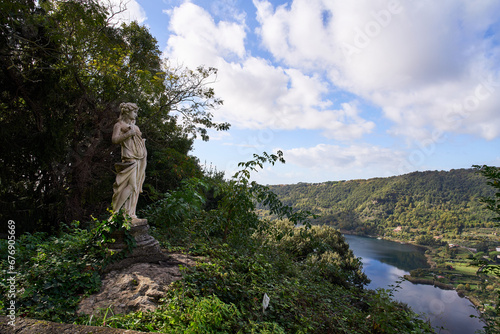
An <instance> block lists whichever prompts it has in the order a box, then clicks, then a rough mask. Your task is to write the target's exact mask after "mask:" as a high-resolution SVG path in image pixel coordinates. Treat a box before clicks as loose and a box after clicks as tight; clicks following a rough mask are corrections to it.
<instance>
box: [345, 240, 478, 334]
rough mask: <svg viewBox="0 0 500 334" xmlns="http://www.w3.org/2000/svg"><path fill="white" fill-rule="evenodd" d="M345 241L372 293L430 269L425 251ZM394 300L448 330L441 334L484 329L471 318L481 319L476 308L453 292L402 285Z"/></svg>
mask: <svg viewBox="0 0 500 334" xmlns="http://www.w3.org/2000/svg"><path fill="white" fill-rule="evenodd" d="M345 238H346V241H347V242H348V243H349V246H350V248H351V249H352V251H353V252H354V255H356V256H357V257H360V258H361V260H362V262H363V270H364V272H365V274H366V275H367V276H368V278H370V279H371V283H370V284H369V285H368V288H369V289H377V288H385V289H388V288H390V287H391V285H395V284H396V282H397V281H400V278H401V277H402V276H403V275H406V274H409V271H410V270H412V269H417V268H424V267H428V265H427V261H426V258H425V256H424V253H423V252H422V250H421V249H419V248H418V247H415V246H413V245H408V244H400V243H397V242H392V241H387V240H379V239H374V238H365V237H359V236H353V235H345ZM394 299H396V300H399V301H401V302H403V303H406V304H408V305H409V306H410V307H411V308H412V309H413V311H415V312H416V313H418V314H422V315H424V316H425V318H426V319H429V320H430V321H431V323H432V325H433V326H434V327H435V328H438V327H441V326H442V327H444V328H445V330H441V331H439V330H437V332H438V333H446V334H447V333H451V334H472V333H474V332H475V331H476V330H478V329H482V327H483V324H482V323H481V322H480V321H479V319H477V318H470V315H475V316H478V315H479V313H478V312H477V311H476V310H475V308H474V306H473V304H472V303H471V302H470V301H469V300H468V299H466V298H461V297H459V296H458V294H457V293H456V291H454V290H441V289H439V288H436V287H434V286H432V285H422V284H413V283H410V282H408V281H403V282H401V283H399V288H397V290H396V291H395V292H394Z"/></svg>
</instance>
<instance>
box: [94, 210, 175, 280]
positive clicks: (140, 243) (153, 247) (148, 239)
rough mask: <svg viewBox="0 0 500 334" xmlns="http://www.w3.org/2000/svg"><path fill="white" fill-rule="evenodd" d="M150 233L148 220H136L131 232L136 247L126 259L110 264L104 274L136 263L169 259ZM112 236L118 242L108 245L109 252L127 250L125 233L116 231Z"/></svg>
mask: <svg viewBox="0 0 500 334" xmlns="http://www.w3.org/2000/svg"><path fill="white" fill-rule="evenodd" d="M148 231H149V225H148V221H147V219H137V218H134V219H133V220H132V226H131V228H130V230H129V232H130V234H131V235H132V237H134V239H135V242H136V247H135V248H134V249H133V250H132V252H131V253H130V254H127V256H126V257H125V258H124V259H122V260H120V261H118V262H113V263H110V264H108V265H107V266H106V268H105V269H104V272H105V273H106V272H109V271H112V270H116V269H121V268H124V267H128V266H130V265H132V264H134V263H151V262H158V261H165V260H166V259H167V258H168V257H167V256H166V255H165V254H163V253H162V252H161V249H160V243H159V242H158V240H156V239H155V238H153V237H152V236H150V235H149V233H148ZM111 236H112V237H113V239H115V240H116V241H115V242H114V243H112V244H109V245H108V249H109V251H111V252H113V253H119V252H122V251H126V250H127V248H128V245H127V243H126V242H125V232H124V231H116V232H114V233H113V234H112V235H111Z"/></svg>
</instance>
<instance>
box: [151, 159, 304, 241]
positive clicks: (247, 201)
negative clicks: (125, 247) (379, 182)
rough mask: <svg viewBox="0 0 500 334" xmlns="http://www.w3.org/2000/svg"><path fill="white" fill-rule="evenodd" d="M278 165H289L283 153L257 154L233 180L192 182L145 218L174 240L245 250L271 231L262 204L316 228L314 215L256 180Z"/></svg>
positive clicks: (213, 179) (167, 197) (184, 185)
mask: <svg viewBox="0 0 500 334" xmlns="http://www.w3.org/2000/svg"><path fill="white" fill-rule="evenodd" d="M277 161H280V162H284V160H283V156H282V152H277V154H271V155H269V154H267V153H264V154H263V155H261V156H260V155H257V154H255V155H254V159H253V160H250V161H248V162H245V163H240V164H239V166H240V167H242V169H241V170H240V171H238V172H236V173H235V175H234V176H233V177H232V178H231V179H230V180H228V181H225V180H222V178H220V177H208V176H207V177H204V178H201V179H198V178H192V179H190V180H186V181H184V182H183V185H182V187H181V188H180V189H178V190H176V191H173V192H169V193H166V194H165V195H164V198H163V199H161V200H159V201H157V202H155V203H154V204H153V205H151V206H150V207H149V208H148V209H147V210H146V211H145V212H146V213H145V214H146V215H147V216H148V217H150V222H151V224H152V225H153V226H157V227H163V228H166V229H167V230H168V231H169V233H170V234H172V235H174V236H175V237H174V240H172V241H174V242H178V241H181V240H182V241H183V242H185V241H186V238H187V239H188V240H194V239H196V238H201V239H202V240H203V242H204V243H207V242H208V243H209V244H212V243H214V242H218V241H219V240H221V242H223V243H226V242H227V243H230V244H231V245H233V246H238V247H245V246H246V243H247V241H248V240H249V238H250V236H251V235H252V234H253V233H255V232H261V231H264V230H266V229H267V228H268V227H269V226H268V222H267V221H265V220H261V219H259V217H258V215H257V212H256V210H255V209H256V205H257V203H260V204H261V205H264V206H266V207H267V208H268V209H269V210H270V211H271V212H273V214H275V215H277V216H278V217H280V218H286V219H288V220H290V221H291V222H293V223H294V224H305V225H306V226H308V227H310V224H309V223H308V220H307V218H308V217H309V216H311V213H309V212H307V211H303V212H295V211H294V210H292V208H290V207H289V206H286V205H283V204H282V203H281V202H280V201H279V200H278V198H277V196H276V195H275V194H274V193H273V192H271V191H270V190H269V188H268V187H266V186H262V185H260V184H258V183H257V182H255V181H250V172H251V171H257V169H258V168H262V167H263V164H264V163H270V164H274V163H276V162H277ZM209 196H210V197H211V199H209V198H208V197H209ZM210 201H211V202H210ZM209 202H210V203H209Z"/></svg>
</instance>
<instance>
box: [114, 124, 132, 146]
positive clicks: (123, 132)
mask: <svg viewBox="0 0 500 334" xmlns="http://www.w3.org/2000/svg"><path fill="white" fill-rule="evenodd" d="M134 134H135V129H134V128H133V127H131V126H127V125H124V124H122V123H120V122H118V123H116V124H115V126H114V127H113V135H112V137H111V141H112V142H113V144H121V143H122V142H123V141H124V140H125V139H127V138H129V137H131V136H133V135H134Z"/></svg>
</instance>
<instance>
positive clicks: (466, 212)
mask: <svg viewBox="0 0 500 334" xmlns="http://www.w3.org/2000/svg"><path fill="white" fill-rule="evenodd" d="M270 188H271V190H272V191H273V192H275V193H276V194H277V195H278V197H279V198H280V199H281V200H282V201H283V202H284V203H285V204H288V205H290V206H292V207H294V208H296V209H300V210H310V211H311V212H313V213H316V214H320V215H321V217H320V218H318V219H316V220H314V223H318V224H328V225H332V226H335V227H337V228H340V229H344V230H350V231H353V232H358V233H362V234H380V233H381V232H382V231H383V230H384V229H386V230H388V229H389V228H391V229H390V230H392V229H393V228H396V227H397V226H402V228H405V227H406V228H407V230H409V229H412V228H419V229H422V228H424V229H427V230H428V231H431V230H433V231H440V230H441V231H444V230H447V231H449V230H455V231H456V232H457V233H461V231H462V230H463V229H464V228H472V227H489V226H492V221H491V218H492V215H491V214H490V213H489V211H488V210H486V209H485V208H484V205H483V204H482V203H480V202H479V198H480V197H481V196H492V195H493V190H492V188H491V187H490V186H488V185H487V184H486V179H485V178H484V177H483V176H482V175H480V174H478V173H477V172H476V171H475V170H473V169H456V170H451V171H426V172H414V173H410V174H405V175H400V176H393V177H387V178H373V179H368V180H352V181H336V182H324V183H314V184H311V183H299V184H292V185H274V186H270Z"/></svg>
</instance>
